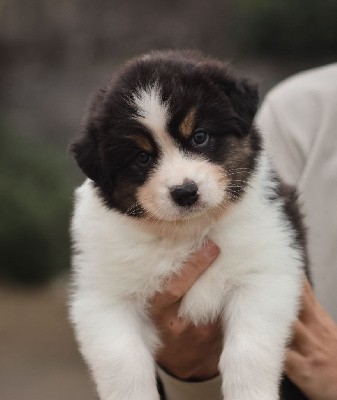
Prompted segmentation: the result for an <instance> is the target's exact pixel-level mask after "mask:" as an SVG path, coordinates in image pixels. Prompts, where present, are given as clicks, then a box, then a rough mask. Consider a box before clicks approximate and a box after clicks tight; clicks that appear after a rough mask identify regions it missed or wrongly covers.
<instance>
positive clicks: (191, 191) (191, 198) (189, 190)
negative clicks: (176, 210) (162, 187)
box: [170, 181, 199, 207]
mask: <svg viewBox="0 0 337 400" xmlns="http://www.w3.org/2000/svg"><path fill="white" fill-rule="evenodd" d="M170 193H171V196H172V199H173V200H174V202H175V203H176V204H178V206H182V207H184V206H185V207H186V206H191V205H193V204H194V203H196V202H197V200H198V197H199V195H198V186H197V184H196V183H195V182H193V181H188V182H186V183H183V184H182V185H179V186H173V187H172V188H171V190H170Z"/></svg>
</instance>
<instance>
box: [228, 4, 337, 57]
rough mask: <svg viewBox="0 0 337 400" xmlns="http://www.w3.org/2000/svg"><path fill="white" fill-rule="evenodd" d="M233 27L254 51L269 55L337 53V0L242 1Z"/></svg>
mask: <svg viewBox="0 0 337 400" xmlns="http://www.w3.org/2000/svg"><path fill="white" fill-rule="evenodd" d="M235 3H236V7H235V9H234V14H235V17H234V20H233V21H234V22H233V30H234V32H235V36H236V38H237V39H238V42H239V43H241V45H242V46H243V47H244V48H245V49H247V50H248V51H249V52H251V53H256V52H258V53H263V54H265V55H268V56H275V55H277V56H285V55H286V56H290V57H315V56H322V55H325V56H329V55H334V56H335V55H336V52H337V23H336V17H337V1H336V0H282V1H272V0H254V1H250V0H238V1H237V2H235Z"/></svg>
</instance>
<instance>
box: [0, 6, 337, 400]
mask: <svg viewBox="0 0 337 400" xmlns="http://www.w3.org/2000/svg"><path fill="white" fill-rule="evenodd" d="M336 18H337V2H336V0H324V1H321V0H283V1H271V0H270V1H268V0H237V1H235V0H228V1H225V0H222V1H221V0H209V1H202V0H180V1H178V0H171V1H160V0H138V1H137V0H96V1H89V0H77V1H75V0H57V1H56V0H30V1H23V0H0V69H1V71H0V398H1V399H2V400H17V399H25V400H33V399H34V400H36V399H40V398H41V399H42V398H43V399H46V400H56V399H58V400H59V399H63V400H68V399H69V400H70V399H72V400H76V399H81V400H87V399H88V400H89V399H95V398H96V395H95V391H94V388H93V385H92V383H91V381H90V378H89V375H88V373H87V371H86V368H85V366H84V364H83V362H82V361H81V358H80V356H79V355H78V352H77V350H76V346H75V344H74V340H73V336H72V331H71V328H70V327H69V323H68V322H67V310H66V296H67V282H68V274H69V237H68V224H69V218H70V215H71V207H72V192H73V189H74V187H75V186H76V185H78V184H79V183H80V182H81V181H82V179H83V177H82V176H81V175H80V173H79V172H78V169H77V168H76V166H75V164H74V162H73V161H72V160H71V158H70V156H69V155H68V154H67V144H68V143H69V141H70V139H71V138H73V137H74V136H76V135H77V134H78V132H79V129H80V124H81V119H82V116H83V114H84V111H85V108H86V104H87V101H88V100H87V99H88V96H89V94H90V93H91V92H92V90H93V89H94V88H95V87H97V86H98V85H99V83H100V82H101V81H103V80H104V79H105V78H106V76H107V75H108V74H109V73H110V72H111V71H113V70H114V69H115V68H116V67H117V66H118V65H120V64H121V63H122V62H123V61H124V60H125V59H127V58H129V57H132V56H135V55H138V54H139V53H142V52H146V51H148V50H152V49H164V48H195V49H200V50H202V51H204V52H205V53H207V54H209V55H212V56H216V57H219V58H221V59H225V60H231V62H232V65H233V67H234V68H235V69H236V70H237V71H239V72H240V73H241V74H243V75H246V76H248V77H250V78H253V79H254V80H255V81H257V82H258V83H259V85H260V88H261V94H262V97H263V95H264V94H265V93H266V91H267V90H268V89H270V88H271V87H272V86H273V85H274V84H276V83H277V82H278V81H280V80H282V79H284V78H285V77H287V76H289V75H292V74H294V73H296V72H298V71H301V70H304V69H308V68H312V67H315V66H319V65H322V64H326V63H330V62H334V61H336V55H337V24H336Z"/></svg>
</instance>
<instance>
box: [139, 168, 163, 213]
mask: <svg viewBox="0 0 337 400" xmlns="http://www.w3.org/2000/svg"><path fill="white" fill-rule="evenodd" d="M158 185H159V179H158V177H157V176H156V174H153V175H152V176H151V177H150V179H149V180H148V181H147V182H146V183H145V185H142V186H141V187H140V188H139V189H138V191H137V194H136V198H137V200H138V202H139V203H140V205H141V206H142V207H143V208H144V210H145V211H146V212H147V214H148V215H149V213H150V214H152V213H153V211H156V208H157V207H156V200H155V193H156V188H157V187H158Z"/></svg>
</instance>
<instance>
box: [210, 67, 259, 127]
mask: <svg viewBox="0 0 337 400" xmlns="http://www.w3.org/2000/svg"><path fill="white" fill-rule="evenodd" d="M212 67H213V68H211V69H210V71H211V79H212V81H213V83H214V84H215V85H216V86H217V87H218V88H219V89H220V90H221V91H222V92H223V93H224V94H225V95H226V96H227V97H228V98H229V100H230V102H231V104H232V106H233V109H234V111H235V112H236V114H237V116H238V120H239V125H240V128H241V132H242V135H247V134H248V133H249V132H250V130H251V127H252V123H253V119H254V116H255V114H256V111H257V106H258V103H259V93H258V88H257V85H255V84H253V83H251V82H249V81H248V80H247V79H240V78H235V77H233V76H231V74H230V73H229V72H228V68H227V67H226V65H224V64H222V63H219V64H216V65H213V66H212Z"/></svg>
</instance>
